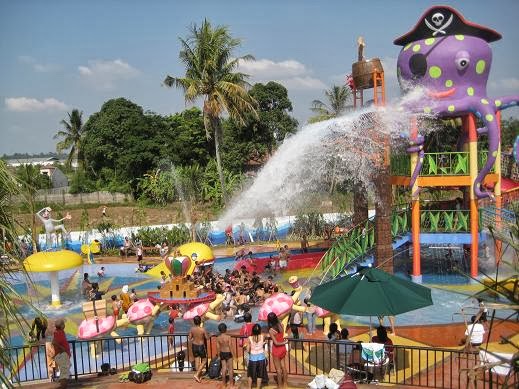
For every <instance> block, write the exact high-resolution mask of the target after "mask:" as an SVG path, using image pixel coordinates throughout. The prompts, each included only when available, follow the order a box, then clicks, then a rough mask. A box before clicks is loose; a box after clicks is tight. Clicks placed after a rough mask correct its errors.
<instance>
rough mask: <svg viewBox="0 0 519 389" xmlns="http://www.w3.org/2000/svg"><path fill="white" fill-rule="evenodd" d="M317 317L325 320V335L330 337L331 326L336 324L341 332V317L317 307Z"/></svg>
mask: <svg viewBox="0 0 519 389" xmlns="http://www.w3.org/2000/svg"><path fill="white" fill-rule="evenodd" d="M315 315H316V316H317V317H318V318H321V319H323V333H324V335H328V332H329V330H330V324H331V323H332V322H334V323H335V324H337V329H338V330H339V331H340V330H341V321H340V320H339V316H338V315H337V314H335V313H333V312H330V311H328V310H326V309H324V308H321V307H318V306H316V307H315Z"/></svg>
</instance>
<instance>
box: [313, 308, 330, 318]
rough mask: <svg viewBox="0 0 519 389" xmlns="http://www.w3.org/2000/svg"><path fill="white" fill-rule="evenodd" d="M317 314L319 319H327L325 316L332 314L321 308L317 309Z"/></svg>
mask: <svg viewBox="0 0 519 389" xmlns="http://www.w3.org/2000/svg"><path fill="white" fill-rule="evenodd" d="M315 314H316V315H317V317H325V316H328V315H329V314H330V311H328V310H326V309H324V308H321V307H317V306H316V307H315Z"/></svg>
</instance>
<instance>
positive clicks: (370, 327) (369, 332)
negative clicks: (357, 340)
mask: <svg viewBox="0 0 519 389" xmlns="http://www.w3.org/2000/svg"><path fill="white" fill-rule="evenodd" d="M368 342H371V316H370V317H369V340H368Z"/></svg>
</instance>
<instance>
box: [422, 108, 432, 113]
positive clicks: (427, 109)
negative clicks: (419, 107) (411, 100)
mask: <svg viewBox="0 0 519 389" xmlns="http://www.w3.org/2000/svg"><path fill="white" fill-rule="evenodd" d="M423 111H424V112H425V113H431V107H425V108H424V109H423Z"/></svg>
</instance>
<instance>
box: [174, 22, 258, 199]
mask: <svg viewBox="0 0 519 389" xmlns="http://www.w3.org/2000/svg"><path fill="white" fill-rule="evenodd" d="M190 32H191V34H190V36H189V37H188V38H186V39H183V38H179V39H180V43H181V45H182V49H181V50H180V53H179V58H180V60H181V61H182V63H183V64H184V65H185V67H186V74H185V77H183V78H178V77H172V76H169V75H168V76H167V77H166V79H165V80H164V84H165V85H166V86H168V87H172V86H175V87H177V88H181V89H182V90H183V91H184V98H185V100H186V103H187V102H190V103H192V102H194V101H195V100H197V99H198V98H200V97H203V99H204V107H203V115H204V126H205V131H206V136H207V139H210V138H211V136H213V137H214V146H215V154H216V163H217V168H218V176H219V179H220V183H221V185H222V196H223V199H224V202H226V200H227V192H226V190H225V179H224V174H223V168H222V160H221V156H220V146H221V142H222V135H223V130H222V124H221V115H222V114H223V113H224V112H227V113H228V114H229V116H230V117H232V118H233V119H235V120H237V121H238V122H239V123H244V121H245V117H246V114H247V113H252V114H253V115H254V116H256V117H257V112H256V105H257V104H256V101H255V100H254V99H253V98H252V97H251V96H250V95H249V94H248V93H247V89H246V88H248V87H249V84H248V83H247V81H246V78H247V77H248V76H247V75H246V74H243V73H240V72H237V71H235V70H236V68H237V67H238V65H239V62H240V60H252V59H254V58H253V57H252V56H251V55H245V56H242V57H234V56H233V55H232V54H233V50H234V49H235V48H237V47H238V46H239V45H240V42H241V41H240V40H239V39H236V38H233V37H231V36H230V34H229V31H228V29H227V27H225V26H217V27H213V26H211V23H210V22H209V21H208V20H204V22H203V23H202V25H201V26H200V27H197V26H196V25H193V26H192V27H191V29H190Z"/></svg>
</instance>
